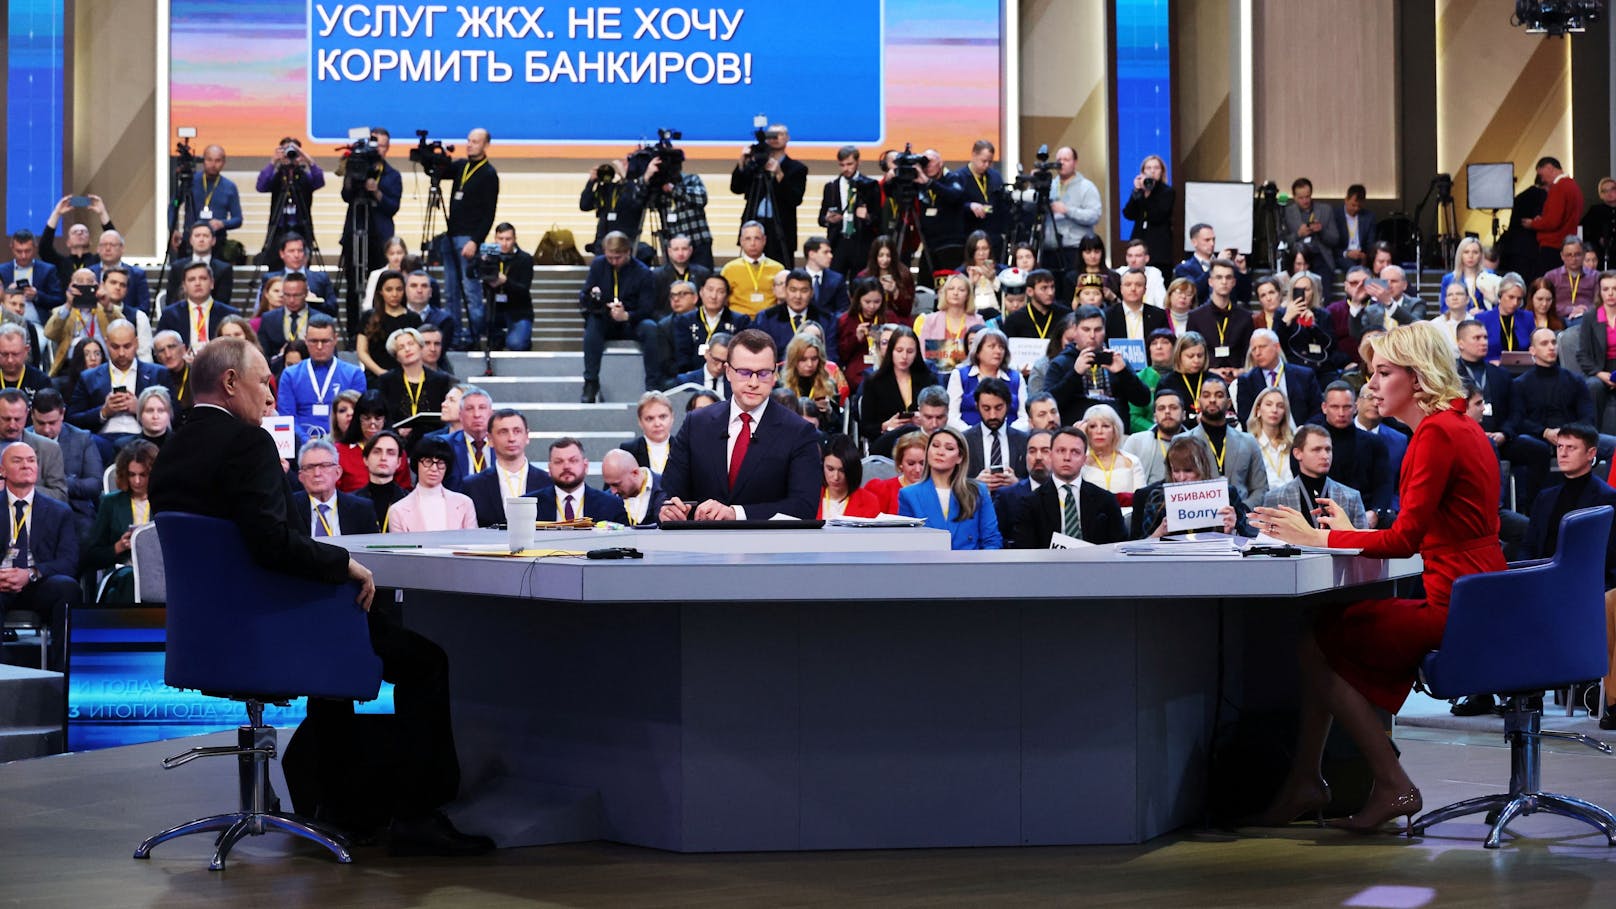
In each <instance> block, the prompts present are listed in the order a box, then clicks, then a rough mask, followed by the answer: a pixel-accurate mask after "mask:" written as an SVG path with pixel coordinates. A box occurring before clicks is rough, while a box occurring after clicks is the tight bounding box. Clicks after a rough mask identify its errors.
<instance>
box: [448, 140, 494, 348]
mask: <svg viewBox="0 0 1616 909" xmlns="http://www.w3.org/2000/svg"><path fill="white" fill-rule="evenodd" d="M492 141H493V137H492V136H491V135H489V133H488V130H486V129H483V128H482V127H478V128H476V129H473V130H472V131H471V132H469V133H467V134H466V156H465V157H464V158H457V159H455V161H454V162H453V163H452V164H451V165H450V168H449V176H450V179H451V180H453V183H451V184H450V189H451V190H452V192H453V195H452V196H451V201H450V203H449V223H448V225H447V227H446V228H445V230H444V234H443V237H442V238H441V239H440V241H439V245H438V255H439V257H440V258H441V259H442V260H443V291H444V293H443V295H444V308H445V309H447V310H449V311H450V312H452V313H454V314H455V317H456V318H460V317H461V312H462V310H461V308H460V301H461V298H462V297H464V299H465V310H464V313H465V321H464V322H462V323H461V324H460V338H459V341H458V342H457V344H456V346H457V347H459V348H460V349H461V350H470V349H471V348H472V347H473V346H475V345H476V343H477V339H478V338H479V337H481V336H482V334H483V329H484V319H485V318H486V316H485V314H484V312H483V284H482V281H480V280H478V278H477V264H476V263H477V249H478V247H479V246H481V245H482V243H483V241H484V240H486V239H488V232H489V231H490V230H491V229H493V227H494V210H495V209H496V208H498V207H499V171H497V170H495V169H494V166H493V165H492V164H489V163H488V146H489V143H491V142H492Z"/></svg>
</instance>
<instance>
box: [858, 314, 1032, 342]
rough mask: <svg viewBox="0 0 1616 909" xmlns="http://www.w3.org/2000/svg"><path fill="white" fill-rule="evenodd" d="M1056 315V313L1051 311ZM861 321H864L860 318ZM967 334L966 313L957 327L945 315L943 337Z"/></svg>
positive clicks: (950, 317) (954, 338)
mask: <svg viewBox="0 0 1616 909" xmlns="http://www.w3.org/2000/svg"><path fill="white" fill-rule="evenodd" d="M1050 315H1054V313H1050ZM859 321H860V322H862V321H864V320H863V319H859ZM964 336H965V315H964V314H963V313H961V314H960V320H959V326H958V327H955V325H954V318H953V317H952V316H948V315H945V316H943V338H944V340H948V341H958V340H959V339H961V338H963V337H964Z"/></svg>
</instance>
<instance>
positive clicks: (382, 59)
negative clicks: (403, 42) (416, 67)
mask: <svg viewBox="0 0 1616 909" xmlns="http://www.w3.org/2000/svg"><path fill="white" fill-rule="evenodd" d="M372 59H373V60H374V61H375V65H374V66H372V67H371V73H370V78H371V79H373V80H374V81H376V82H380V81H382V73H383V72H386V71H388V70H395V69H398V51H396V50H392V49H390V48H386V47H380V48H377V49H376V51H375V55H374V57H372Z"/></svg>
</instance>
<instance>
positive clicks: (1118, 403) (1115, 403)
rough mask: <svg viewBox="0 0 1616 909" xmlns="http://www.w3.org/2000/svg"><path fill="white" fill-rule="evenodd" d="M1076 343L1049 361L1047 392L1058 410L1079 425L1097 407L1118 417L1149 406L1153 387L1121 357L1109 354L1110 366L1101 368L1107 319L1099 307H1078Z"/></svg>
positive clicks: (1104, 351)
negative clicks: (1097, 405)
mask: <svg viewBox="0 0 1616 909" xmlns="http://www.w3.org/2000/svg"><path fill="white" fill-rule="evenodd" d="M1075 317H1076V324H1075V325H1074V326H1073V327H1074V330H1075V332H1076V335H1077V337H1076V340H1075V341H1074V342H1073V343H1071V344H1068V345H1067V346H1066V349H1064V350H1062V351H1061V352H1060V353H1058V354H1056V355H1055V358H1054V359H1053V360H1050V361H1049V369H1048V371H1047V372H1046V373H1045V375H1046V376H1048V377H1049V381H1048V384H1047V386H1046V387H1047V390H1048V392H1049V394H1050V396H1051V397H1053V398H1054V399H1055V409H1056V410H1057V411H1059V412H1060V413H1063V414H1066V415H1067V419H1069V420H1071V422H1073V423H1077V422H1079V421H1081V420H1082V419H1083V415H1084V414H1085V413H1088V410H1089V408H1090V407H1093V406H1094V405H1096V404H1109V405H1111V407H1112V408H1113V409H1115V410H1116V412H1117V413H1119V414H1124V413H1127V412H1128V408H1129V407H1144V406H1146V405H1147V404H1149V403H1150V387H1149V386H1147V385H1146V384H1145V383H1144V382H1142V381H1140V379H1139V376H1137V375H1135V374H1134V371H1133V367H1131V366H1129V365H1128V361H1127V359H1126V358H1124V357H1123V356H1122V355H1121V354H1119V353H1116V352H1115V351H1109V353H1110V354H1111V356H1110V358H1109V359H1110V362H1109V363H1106V364H1104V365H1101V364H1100V360H1101V356H1100V354H1102V353H1107V352H1108V351H1106V348H1105V339H1106V332H1105V316H1104V315H1102V314H1101V312H1100V310H1099V308H1098V307H1094V306H1079V307H1078V308H1077V312H1076V314H1075Z"/></svg>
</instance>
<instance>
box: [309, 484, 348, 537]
mask: <svg viewBox="0 0 1616 909" xmlns="http://www.w3.org/2000/svg"><path fill="white" fill-rule="evenodd" d="M321 505H324V506H326V515H325V523H326V526H327V527H329V528H330V534H329V535H330V536H333V537H339V536H342V522H341V521H339V520H337V491H336V490H335V489H333V490H331V498H329V499H323V500H322V499H316V498H315V497H314V496H309V536H311V537H312V536H316V531H317V530H319V528H320V506H321Z"/></svg>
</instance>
